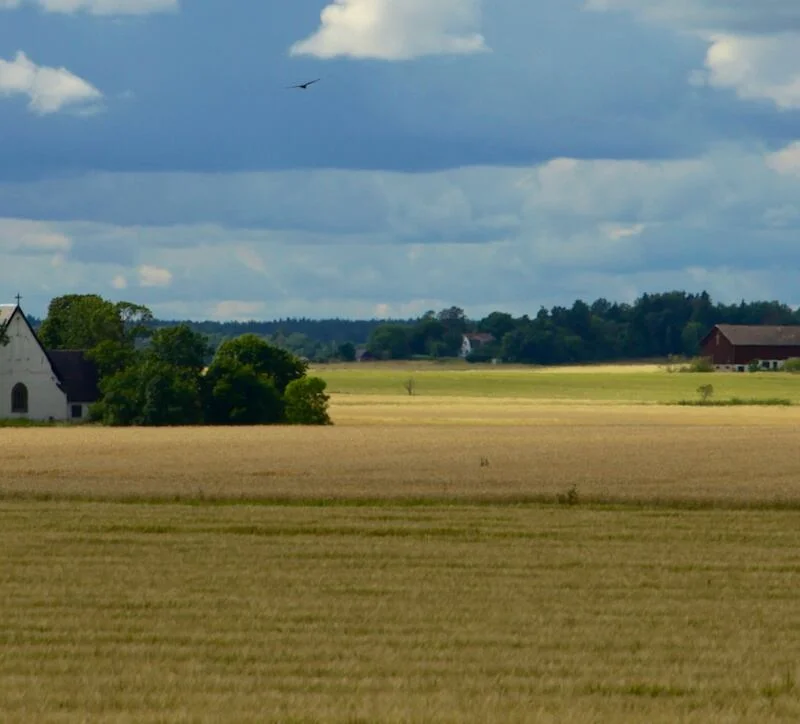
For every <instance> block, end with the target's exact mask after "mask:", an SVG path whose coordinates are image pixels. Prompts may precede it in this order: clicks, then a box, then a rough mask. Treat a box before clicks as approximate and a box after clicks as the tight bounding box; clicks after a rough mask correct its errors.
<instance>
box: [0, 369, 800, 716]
mask: <svg viewBox="0 0 800 724" xmlns="http://www.w3.org/2000/svg"><path fill="white" fill-rule="evenodd" d="M609 374H612V373H609ZM563 376H566V375H563ZM577 376H578V375H577V374H576V375H575V377H577ZM652 377H653V378H654V379H655V378H657V377H658V375H652ZM658 384H660V382H659V383H658ZM781 384H783V385H786V384H788V383H787V382H785V381H784V382H782V383H781ZM332 415H333V418H334V421H335V423H336V424H335V425H334V426H332V427H322V428H303V427H263V428H174V429H111V428H99V427H91V426H77V427H58V428H0V520H2V527H0V550H2V551H3V555H2V556H0V582H2V590H3V596H2V597H0V719H1V720H2V721H3V722H30V721H35V722H86V721H104V722H115V723H116V722H120V723H121V722H134V721H135V722H154V723H155V722H206V721H207V722H219V721H231V722H256V721H258V722H265V721H266V722H270V721H275V722H312V721H313V722H351V723H352V722H467V721H469V722H472V721H474V722H516V721H518V722H527V721H534V722H567V724H569V723H571V722H586V721H602V722H611V723H615V722H639V721H643V720H646V721H651V722H673V721H684V722H711V723H712V724H715V723H717V722H753V721H758V722H762V721H763V722H771V721H775V722H783V721H785V722H790V721H796V720H797V719H798V716H800V685H798V678H797V677H798V676H799V675H800V668H799V665H798V661H797V651H798V650H800V614H798V608H797V606H796V595H795V591H796V588H797V585H798V583H800V580H798V578H799V577H800V558H798V554H797V550H798V549H800V526H799V525H798V522H799V516H800V456H797V455H796V454H795V452H794V451H795V447H796V441H797V440H798V439H800V408H797V407H753V408H751V407H730V408H727V407H726V408H691V407H688V408H687V407H678V406H664V405H653V404H620V403H619V402H614V401H613V400H609V399H602V396H600V399H589V400H584V399H574V398H573V399H566V398H565V399H559V400H541V399H538V400H537V399H531V398H526V397H524V396H516V397H515V396H513V395H511V394H508V395H506V396H479V397H476V396H474V395H469V394H462V395H456V394H452V391H447V392H446V393H445V394H442V395H439V396H437V395H432V394H429V395H419V396H408V395H406V396H402V395H397V394H395V393H394V392H392V393H390V394H379V393H372V394H359V393H355V392H352V391H351V392H349V393H337V394H334V396H333V400H332Z"/></svg>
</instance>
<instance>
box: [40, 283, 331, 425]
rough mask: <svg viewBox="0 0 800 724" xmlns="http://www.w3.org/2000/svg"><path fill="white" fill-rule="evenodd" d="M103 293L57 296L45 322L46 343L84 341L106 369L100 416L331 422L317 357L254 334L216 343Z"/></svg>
mask: <svg viewBox="0 0 800 724" xmlns="http://www.w3.org/2000/svg"><path fill="white" fill-rule="evenodd" d="M153 322H154V319H153V314H152V312H151V311H150V310H149V309H148V308H147V307H145V306H142V305H138V304H132V303H130V302H124V301H123V302H117V303H112V302H110V301H108V300H106V299H103V298H102V297H100V296H97V295H94V294H84V295H79V294H71V295H65V296H61V297H56V298H55V299H53V300H52V301H51V302H50V305H49V307H48V312H47V317H46V318H45V319H44V320H43V321H42V322H41V324H40V325H39V328H38V336H39V338H40V340H41V342H42V344H43V345H44V347H45V348H46V349H80V350H84V351H85V354H86V356H87V357H88V358H89V359H91V360H92V361H93V362H94V363H95V365H96V367H97V370H98V374H99V388H100V393H101V398H100V400H99V401H98V402H97V403H96V404H94V405H93V406H92V408H91V417H92V419H94V420H95V421H99V422H102V423H105V424H107V425H202V424H213V425H231V424H234V425H235V424H239V425H256V424H277V423H288V424H306V425H308V424H330V417H329V415H328V412H327V408H328V399H329V398H328V395H327V394H326V393H325V382H324V380H322V379H320V378H318V377H310V376H308V374H307V372H308V363H307V362H306V361H304V360H301V359H300V358H298V357H297V356H296V355H293V354H292V353H291V352H289V351H287V350H285V349H283V348H281V347H278V346H275V345H272V344H270V343H269V342H267V341H266V340H264V339H263V338H261V337H259V336H258V335H255V334H252V333H248V334H242V335H239V336H237V337H233V338H231V339H228V340H226V341H224V342H223V343H222V344H220V345H219V346H217V347H216V348H215V349H212V347H211V345H210V344H209V340H208V338H207V337H206V336H205V335H203V334H201V333H200V332H197V331H195V330H193V329H191V328H190V326H189V325H187V324H183V323H181V324H176V325H171V326H166V325H153Z"/></svg>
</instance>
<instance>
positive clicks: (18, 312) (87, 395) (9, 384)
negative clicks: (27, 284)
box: [0, 304, 100, 421]
mask: <svg viewBox="0 0 800 724" xmlns="http://www.w3.org/2000/svg"><path fill="white" fill-rule="evenodd" d="M0 331H3V332H4V333H5V337H6V338H7V340H8V342H7V344H0V419H9V418H23V419H29V420H73V421H79V420H83V419H86V417H87V416H88V412H89V405H91V404H92V403H94V402H97V400H98V399H99V398H100V391H99V389H98V372H97V368H96V367H95V365H94V363H93V362H92V361H91V360H89V359H87V358H86V356H85V355H84V353H83V351H82V350H46V349H45V348H44V347H43V346H42V343H41V342H40V341H39V337H38V336H37V335H36V332H34V330H33V327H31V325H30V322H28V319H27V317H26V316H25V314H24V313H23V312H22V309H21V308H20V306H19V304H0Z"/></svg>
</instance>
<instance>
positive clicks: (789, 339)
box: [700, 324, 800, 372]
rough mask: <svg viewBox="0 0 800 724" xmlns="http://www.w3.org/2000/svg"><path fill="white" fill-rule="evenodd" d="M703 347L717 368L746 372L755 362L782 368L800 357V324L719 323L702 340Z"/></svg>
mask: <svg viewBox="0 0 800 724" xmlns="http://www.w3.org/2000/svg"><path fill="white" fill-rule="evenodd" d="M700 349H701V352H700V353H701V355H702V356H703V357H708V358H709V359H710V360H711V361H712V363H713V364H714V369H716V370H724V371H730V372H745V371H746V370H747V367H748V365H750V363H751V362H757V363H758V366H759V367H760V368H761V369H764V370H779V369H781V368H782V367H783V364H784V362H786V360H787V359H792V358H794V357H800V324H795V325H766V324H764V325H761V324H717V325H715V326H714V327H713V329H712V330H711V331H710V332H709V333H708V334H706V336H705V337H703V339H701V340H700Z"/></svg>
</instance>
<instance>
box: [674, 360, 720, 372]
mask: <svg viewBox="0 0 800 724" xmlns="http://www.w3.org/2000/svg"><path fill="white" fill-rule="evenodd" d="M680 371H681V372H713V371H714V363H713V362H712V361H711V358H710V357H695V358H694V359H691V360H689V364H687V365H684V366H683V367H681V368H680Z"/></svg>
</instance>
